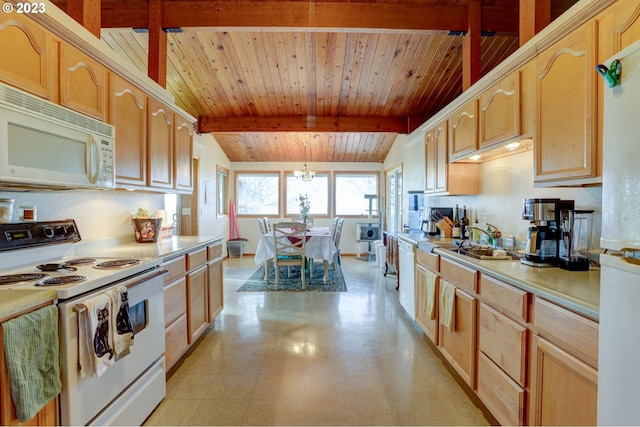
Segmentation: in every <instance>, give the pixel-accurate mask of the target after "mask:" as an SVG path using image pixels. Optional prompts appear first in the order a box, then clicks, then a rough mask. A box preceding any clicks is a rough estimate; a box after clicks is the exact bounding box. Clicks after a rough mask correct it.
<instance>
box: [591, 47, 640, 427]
mask: <svg viewBox="0 0 640 427" xmlns="http://www.w3.org/2000/svg"><path fill="white" fill-rule="evenodd" d="M614 59H618V60H620V63H621V64H622V75H621V79H620V82H621V83H620V85H618V86H615V87H613V88H609V87H607V85H605V89H604V91H605V94H604V158H603V172H604V174H603V180H602V237H601V240H600V246H601V247H602V248H605V249H609V251H608V252H609V253H610V254H609V255H602V256H601V264H602V268H601V272H600V273H601V276H600V277H601V279H600V343H599V357H598V359H599V360H598V425H640V216H639V213H640V41H637V42H635V43H634V44H633V45H632V46H629V47H628V48H625V49H624V50H622V51H621V52H619V53H618V54H617V55H615V56H614V57H613V58H611V59H610V60H609V61H608V62H607V63H606V64H605V65H607V66H609V65H610V64H611V63H612V62H613V60H614ZM611 253H617V255H611Z"/></svg>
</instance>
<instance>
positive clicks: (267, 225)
mask: <svg viewBox="0 0 640 427" xmlns="http://www.w3.org/2000/svg"><path fill="white" fill-rule="evenodd" d="M262 220H263V221H264V227H265V230H267V231H266V232H265V233H271V231H273V230H272V228H271V220H270V219H269V217H268V216H265V217H263V218H262Z"/></svg>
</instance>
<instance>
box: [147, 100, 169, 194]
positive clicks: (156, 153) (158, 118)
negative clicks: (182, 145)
mask: <svg viewBox="0 0 640 427" xmlns="http://www.w3.org/2000/svg"><path fill="white" fill-rule="evenodd" d="M147 124H148V134H147V141H148V144H147V149H148V150H149V152H148V156H147V157H148V162H149V163H148V175H149V180H148V185H149V187H153V188H160V189H173V111H172V110H170V109H169V107H167V106H166V105H165V104H163V103H161V102H159V101H156V100H155V99H152V98H149V108H148V115H147Z"/></svg>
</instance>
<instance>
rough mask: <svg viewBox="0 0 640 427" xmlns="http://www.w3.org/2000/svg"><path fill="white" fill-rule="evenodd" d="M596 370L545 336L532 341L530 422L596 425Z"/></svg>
mask: <svg viewBox="0 0 640 427" xmlns="http://www.w3.org/2000/svg"><path fill="white" fill-rule="evenodd" d="M597 397H598V371H597V370H596V369H594V368H592V367H591V366H589V365H587V364H586V363H584V362H582V361H581V360H579V359H577V358H576V357H574V356H572V355H571V354H569V353H567V352H566V351H564V350H562V349H560V348H559V347H557V346H555V345H554V344H552V343H550V342H549V341H547V340H545V339H544V338H540V337H539V336H534V337H533V340H532V363H531V401H530V404H529V415H530V419H529V423H530V424H531V425H585V426H586V425H596V421H597V414H596V409H597V403H598V402H597Z"/></svg>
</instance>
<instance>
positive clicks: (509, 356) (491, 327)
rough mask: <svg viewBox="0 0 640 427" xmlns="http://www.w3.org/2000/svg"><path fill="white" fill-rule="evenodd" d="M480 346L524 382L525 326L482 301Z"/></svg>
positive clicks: (497, 362)
mask: <svg viewBox="0 0 640 427" xmlns="http://www.w3.org/2000/svg"><path fill="white" fill-rule="evenodd" d="M480 350H481V351H483V352H484V353H485V354H486V355H487V356H488V357H489V358H490V359H491V360H493V361H494V362H495V363H496V364H497V365H498V366H499V367H500V368H502V369H503V370H504V371H505V372H506V373H507V374H509V376H510V377H511V378H513V379H514V380H515V381H516V382H517V383H518V384H520V385H521V386H524V384H525V372H526V363H525V358H526V354H527V328H525V327H524V326H522V325H519V324H518V323H516V322H515V321H513V320H511V319H509V318H508V317H507V316H505V315H504V314H501V313H498V312H497V311H496V310H494V309H493V308H491V307H489V306H488V305H487V304H485V303H484V302H483V303H481V304H480Z"/></svg>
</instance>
